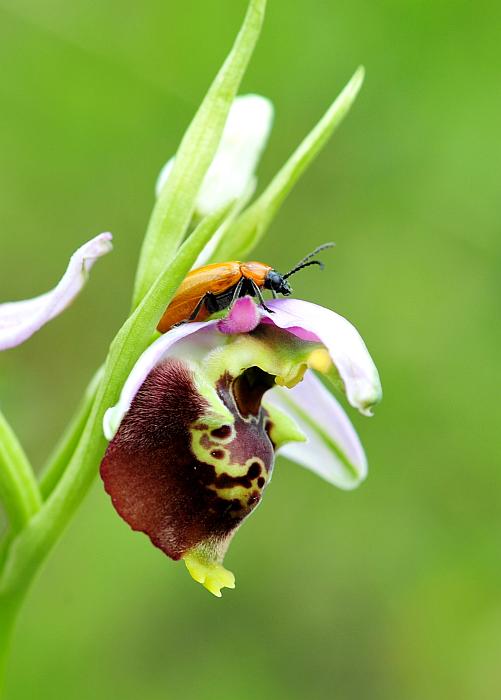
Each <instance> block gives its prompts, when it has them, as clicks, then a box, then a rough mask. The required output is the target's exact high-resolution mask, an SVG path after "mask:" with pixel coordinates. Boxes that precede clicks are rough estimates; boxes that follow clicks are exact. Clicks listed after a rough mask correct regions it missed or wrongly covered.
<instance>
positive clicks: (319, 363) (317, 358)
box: [308, 348, 332, 374]
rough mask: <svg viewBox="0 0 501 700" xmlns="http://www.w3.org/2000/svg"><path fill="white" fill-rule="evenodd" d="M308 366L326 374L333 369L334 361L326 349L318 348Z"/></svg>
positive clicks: (311, 355)
mask: <svg viewBox="0 0 501 700" xmlns="http://www.w3.org/2000/svg"><path fill="white" fill-rule="evenodd" d="M308 366H309V367H311V369H316V370H317V372H321V373H322V374H326V373H327V372H328V371H329V370H330V368H331V367H332V360H331V357H330V355H329V353H328V352H327V350H326V349H325V348H317V349H316V350H313V352H312V353H310V355H309V357H308Z"/></svg>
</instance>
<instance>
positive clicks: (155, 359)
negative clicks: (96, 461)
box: [103, 321, 221, 440]
mask: <svg viewBox="0 0 501 700" xmlns="http://www.w3.org/2000/svg"><path fill="white" fill-rule="evenodd" d="M216 324H217V321H207V322H200V323H198V322H197V323H184V324H183V325H181V326H175V327H174V328H171V330H170V331H169V332H168V333H165V334H164V335H162V336H160V338H158V339H157V340H155V342H154V343H152V344H151V345H150V346H149V348H147V349H146V350H145V351H144V352H143V354H142V355H141V356H140V358H139V359H138V361H137V362H136V364H135V365H134V367H133V369H132V371H131V373H130V374H129V376H128V377H127V381H126V382H125V384H124V386H123V388H122V391H121V393H120V399H119V401H118V403H117V404H116V405H115V406H112V407H111V408H109V409H108V410H107V411H106V413H105V414H104V418H103V432H104V435H105V437H106V439H107V440H112V439H113V438H114V436H115V433H116V432H117V430H118V428H119V426H120V423H121V421H122V418H123V417H124V415H125V414H126V413H127V411H128V410H129V408H130V405H131V403H132V400H133V399H134V396H135V395H136V394H137V392H138V389H139V387H140V386H141V385H142V384H143V382H144V380H145V379H146V377H147V376H148V374H149V373H150V372H151V370H152V369H153V368H154V367H155V366H156V365H157V364H158V363H159V362H160V361H161V360H163V359H164V358H165V357H167V356H169V357H171V356H172V357H173V356H175V354H176V353H175V349H174V347H173V346H174V345H176V344H179V342H180V341H181V340H183V339H184V338H186V337H188V336H190V335H192V334H193V333H196V332H197V331H201V332H200V334H199V338H198V339H197V344H193V346H192V348H191V351H192V353H193V352H195V351H196V350H197V348H199V349H200V352H201V353H202V352H203V351H204V341H207V340H208V341H209V342H210V344H211V345H212V344H214V341H213V339H212V332H213V331H214V329H215V328H216ZM211 331H212V332H211ZM220 337H221V336H220V335H219V338H220ZM219 338H218V340H219ZM181 359H182V354H181Z"/></svg>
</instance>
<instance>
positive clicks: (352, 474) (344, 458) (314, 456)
mask: <svg viewBox="0 0 501 700" xmlns="http://www.w3.org/2000/svg"><path fill="white" fill-rule="evenodd" d="M266 403H270V404H272V405H276V406H277V407H278V408H280V409H282V410H283V411H285V412H287V413H288V414H289V415H290V416H291V417H292V418H294V420H295V422H296V423H297V425H298V426H299V427H300V428H301V430H302V431H303V432H304V433H305V435H306V437H307V442H292V443H288V444H287V445H285V446H284V447H282V448H280V450H279V454H281V455H283V456H284V457H287V458H288V459H290V460H292V461H293V462H297V463H298V464H301V465H302V466H304V467H307V468H308V469H311V471H313V472H315V474H318V476H320V477H322V479H325V480H326V481H329V482H330V483H331V484H334V485H335V486H338V487H339V488H342V489H353V488H355V487H356V486H358V484H359V483H360V482H361V481H362V480H363V479H365V477H366V475H367V459H366V457H365V453H364V450H363V447H362V445H361V443H360V440H359V438H358V435H357V433H356V432H355V429H354V428H353V426H352V424H351V422H350V420H349V419H348V417H347V415H346V413H345V412H344V411H343V409H342V408H341V406H340V405H339V403H338V402H337V401H336V399H335V398H334V397H333V396H332V394H331V393H330V392H329V391H328V390H327V389H326V388H325V386H324V385H323V384H322V382H321V381H320V380H319V379H317V377H316V376H315V375H314V374H313V372H311V371H308V372H307V373H306V375H305V377H304V379H303V381H302V382H300V383H299V384H298V385H297V386H295V387H294V389H282V388H276V389H273V390H272V391H270V392H268V394H267V396H266V401H265V404H266Z"/></svg>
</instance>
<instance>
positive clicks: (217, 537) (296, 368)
mask: <svg viewBox="0 0 501 700" xmlns="http://www.w3.org/2000/svg"><path fill="white" fill-rule="evenodd" d="M269 305H270V308H271V310H272V313H268V312H264V311H261V309H259V308H258V307H257V306H256V305H255V303H254V302H253V301H252V299H250V298H249V297H245V298H243V299H239V300H238V301H237V302H236V303H235V304H234V305H233V307H232V309H231V311H230V312H229V314H228V316H227V317H226V318H224V319H220V320H214V321H209V322H207V323H188V324H184V325H182V326H178V327H176V328H174V329H172V330H171V331H170V332H169V333H166V334H165V335H163V336H162V337H160V338H159V339H158V340H156V341H155V342H154V343H153V344H152V345H151V346H150V347H149V348H148V349H147V350H146V351H145V352H144V353H143V355H142V356H141V358H140V359H139V360H138V362H137V364H136V365H135V367H134V369H133V371H132V372H131V374H130V376H129V378H128V380H127V382H126V383H125V385H124V387H123V390H122V394H121V397H120V401H119V403H118V404H117V405H116V406H114V407H113V408H111V409H109V410H108V411H107V413H106V416H105V420H104V431H105V434H106V437H107V438H108V439H111V442H110V445H109V447H108V450H107V452H106V455H105V457H104V459H103V462H102V465H101V476H102V478H103V481H104V484H105V488H106V490H107V492H108V493H109V494H110V496H111V498H112V501H113V504H114V506H115V508H116V509H117V511H118V512H119V514H120V515H121V516H122V517H123V518H124V520H126V521H127V522H128V523H129V525H130V526H131V527H132V528H133V529H135V530H140V531H143V532H145V533H146V534H147V535H148V536H149V537H150V539H151V541H152V542H153V544H155V545H156V546H157V547H159V548H160V549H162V550H163V551H164V552H165V553H166V554H167V555H168V556H170V557H171V558H172V559H181V558H182V559H184V561H185V563H186V566H187V567H188V570H189V571H190V573H191V575H192V576H193V578H194V579H195V580H197V581H199V582H200V583H202V584H203V585H204V586H205V587H206V588H207V589H208V590H209V591H211V592H212V593H214V594H215V595H218V596H219V595H220V594H221V593H220V591H221V588H222V587H224V586H226V587H233V586H234V577H233V574H231V573H230V572H229V571H227V570H226V569H224V568H223V566H222V562H223V558H224V555H225V552H226V550H227V547H228V544H229V542H230V540H231V538H232V537H233V535H234V533H235V532H236V530H237V529H238V527H239V525H240V524H241V523H242V521H243V520H244V519H245V518H246V517H247V516H248V515H249V514H250V513H251V512H252V511H253V510H254V508H255V507H256V506H257V505H258V504H259V502H260V500H261V497H262V495H263V492H264V490H265V489H266V487H267V486H268V484H269V482H270V479H271V476H272V472H273V465H274V457H275V454H276V452H277V451H279V450H283V452H284V454H286V456H288V457H289V458H291V459H293V460H295V461H296V462H298V463H299V464H302V465H304V466H307V467H308V468H310V469H312V470H313V471H315V472H316V473H318V474H319V475H320V476H322V477H323V478H325V479H327V480H328V481H330V482H331V483H334V484H336V485H338V486H340V487H341V488H353V487H355V486H356V485H357V484H358V483H359V482H360V481H361V480H362V479H363V478H364V477H365V475H366V471H367V464H366V459H365V455H364V452H363V449H362V446H361V445H360V442H359V440H358V437H357V435H356V433H355V431H354V429H353V427H352V426H351V424H350V422H349V420H348V418H347V417H346V415H345V413H344V411H343V410H342V408H341V407H340V406H339V404H338V403H337V402H336V401H335V399H334V398H333V397H332V396H331V394H330V393H329V392H328V390H327V389H326V388H325V387H324V385H323V384H322V383H321V382H320V381H319V380H318V379H316V377H315V376H314V375H313V372H312V370H316V371H319V372H321V373H322V374H324V375H325V376H326V378H327V379H330V380H331V381H333V382H334V383H335V384H336V386H338V387H339V388H341V389H342V390H343V391H344V392H345V394H346V396H347V398H348V400H349V402H350V403H351V404H352V405H354V406H355V407H357V408H358V409H359V410H360V411H361V412H362V413H364V414H366V415H368V414H370V409H371V406H372V405H373V404H375V403H376V402H377V401H378V400H379V399H380V396H381V387H380V383H379V377H378V374H377V370H376V368H375V366H374V364H373V362H372V360H371V358H370V355H369V353H368V351H367V349H366V347H365V345H364V343H363V341H362V339H361V337H360V335H359V334H358V332H357V331H356V330H355V328H354V327H353V326H352V325H351V324H350V323H349V322H348V321H346V320H345V319H344V318H342V317H341V316H339V315H337V314H335V313H333V312H332V311H329V310H328V309H324V308H322V307H320V306H317V305H316V304H311V303H309V302H305V301H299V300H273V301H271V302H269Z"/></svg>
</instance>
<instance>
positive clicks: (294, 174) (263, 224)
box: [213, 66, 364, 260]
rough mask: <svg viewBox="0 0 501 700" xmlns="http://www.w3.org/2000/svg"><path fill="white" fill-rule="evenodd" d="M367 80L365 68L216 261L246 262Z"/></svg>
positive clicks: (223, 246) (251, 209)
mask: <svg viewBox="0 0 501 700" xmlns="http://www.w3.org/2000/svg"><path fill="white" fill-rule="evenodd" d="M363 79H364V69H363V67H362V66H361V67H360V68H358V69H357V71H356V72H355V73H354V75H353V77H352V78H351V80H350V82H349V83H348V84H347V85H346V87H345V88H344V89H343V91H342V92H341V93H340V94H339V96H338V97H337V98H336V100H335V101H334V102H333V103H332V105H331V106H330V107H329V109H328V110H327V112H326V113H325V114H324V116H323V117H322V119H321V120H320V121H319V122H318V124H317V125H316V126H315V128H314V129H313V130H312V131H311V132H310V133H309V134H308V136H307V137H306V138H305V139H304V140H303V141H302V143H301V144H300V145H299V146H298V148H297V149H296V151H295V152H294V153H293V154H292V156H291V157H290V158H289V160H288V161H287V162H286V163H285V165H284V166H283V167H282V169H281V170H280V171H279V172H278V173H277V175H276V176H275V177H274V178H273V180H272V181H271V183H270V184H269V185H268V187H267V188H266V189H265V191H264V192H263V193H262V194H261V195H260V196H259V197H258V198H257V199H256V201H255V202H254V203H253V204H251V206H250V207H248V209H246V210H245V211H244V212H243V214H241V215H240V216H239V217H238V219H237V220H236V222H235V223H234V224H233V226H231V227H230V231H229V233H228V235H227V236H225V237H224V239H222V240H221V241H220V243H219V245H218V246H217V247H216V250H215V251H214V256H213V259H214V260H233V259H235V258H236V255H237V252H238V254H239V255H240V256H241V257H242V258H243V259H245V258H246V257H247V256H248V254H249V253H250V252H251V250H252V249H253V248H254V247H255V246H256V245H257V243H258V242H259V241H260V240H261V238H262V237H263V235H264V234H265V233H266V230H267V229H268V227H269V225H270V223H271V222H272V220H273V218H274V217H275V215H276V214H277V212H278V210H279V209H280V207H281V205H282V203H283V201H284V199H285V198H286V197H287V195H288V194H289V192H290V191H291V189H292V188H293V186H294V185H295V183H296V182H297V180H298V179H299V177H300V176H301V175H302V173H303V172H304V171H305V170H306V168H307V167H308V166H309V164H310V163H311V162H312V160H313V159H314V158H315V156H316V155H317V154H318V153H319V152H320V151H321V150H322V148H323V147H324V145H325V144H326V143H327V141H328V140H329V138H330V136H331V134H332V133H333V132H334V130H335V129H336V127H337V126H339V124H340V123H341V122H342V120H343V119H344V117H345V116H346V114H347V113H348V111H349V109H350V107H351V105H352V104H353V102H354V100H355V98H356V96H357V94H358V92H359V90H360V88H361V86H362V82H363Z"/></svg>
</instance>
